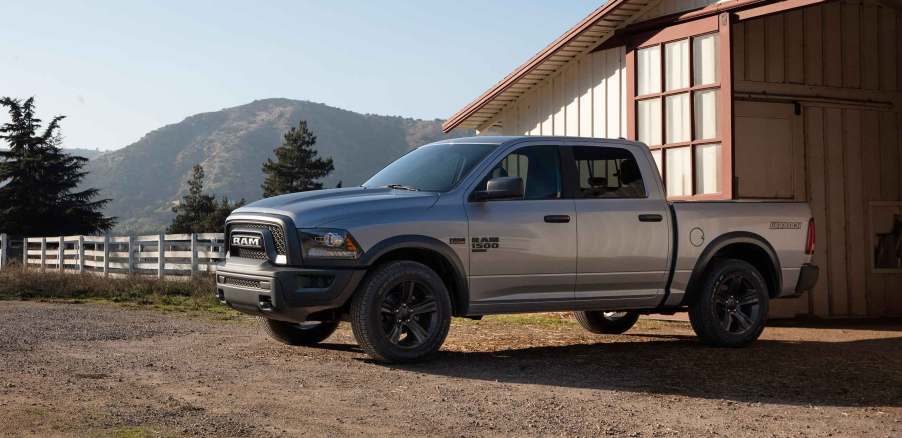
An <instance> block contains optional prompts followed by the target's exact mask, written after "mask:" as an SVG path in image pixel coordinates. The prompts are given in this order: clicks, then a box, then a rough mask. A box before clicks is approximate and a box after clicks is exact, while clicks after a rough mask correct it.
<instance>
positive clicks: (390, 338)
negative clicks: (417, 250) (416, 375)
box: [351, 261, 451, 363]
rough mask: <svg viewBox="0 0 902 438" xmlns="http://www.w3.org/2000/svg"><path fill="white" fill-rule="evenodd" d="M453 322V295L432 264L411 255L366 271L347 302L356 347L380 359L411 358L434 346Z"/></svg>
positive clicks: (420, 356) (426, 353)
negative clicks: (357, 287) (413, 258)
mask: <svg viewBox="0 0 902 438" xmlns="http://www.w3.org/2000/svg"><path fill="white" fill-rule="evenodd" d="M450 327H451V298H450V297H449V295H448V290H447V288H446V287H445V284H444V283H443V282H442V280H441V278H439V276H438V274H436V273H435V272H434V271H433V270H431V269H429V268H428V267H427V266H425V265H423V264H420V263H417V262H412V261H394V262H389V263H386V264H384V265H382V266H380V267H378V268H376V270H375V271H373V272H372V273H370V275H368V276H367V278H366V279H365V280H364V282H363V284H362V285H361V287H360V289H358V290H357V293H356V294H355V295H354V298H353V300H352V302H351V328H352V329H353V330H354V337H355V338H357V342H358V343H359V344H360V347H361V348H363V350H364V351H365V352H366V353H367V354H368V355H369V356H370V357H372V358H373V359H376V360H377V361H380V362H389V363H392V362H396V363H397V362H413V361H417V360H421V359H423V358H426V357H428V356H429V355H431V354H433V353H435V352H436V351H438V349H439V348H441V346H442V343H443V342H445V337H446V336H448V329H449V328H450Z"/></svg>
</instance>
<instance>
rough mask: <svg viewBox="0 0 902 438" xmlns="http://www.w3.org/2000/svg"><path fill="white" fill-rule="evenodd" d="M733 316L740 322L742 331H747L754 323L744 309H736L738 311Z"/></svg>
mask: <svg viewBox="0 0 902 438" xmlns="http://www.w3.org/2000/svg"><path fill="white" fill-rule="evenodd" d="M733 317H734V319H735V320H736V322H737V323H738V324H739V330H740V331H745V330H747V329H748V328H749V327H751V326H752V325H753V324H754V323H753V322H752V318H749V316H748V315H746V314H745V312H743V311H742V309H736V312H734V313H733Z"/></svg>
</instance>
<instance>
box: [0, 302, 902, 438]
mask: <svg viewBox="0 0 902 438" xmlns="http://www.w3.org/2000/svg"><path fill="white" fill-rule="evenodd" d="M0 369H2V372H0V412H3V415H2V416H0V435H3V436H21V435H26V436H28V435H31V436H84V435H100V436H103V435H119V436H157V435H164V436H170V435H175V436H298V435H305V436H347V435H372V436H385V435H416V436H419V435H437V436H486V435H488V436H493V435H496V436H500V435H517V436H524V435H536V436H549V435H550V436H604V435H611V436H629V437H657V436H688V435H692V436H731V437H737V436H763V435H767V436H828V435H834V436H900V435H902V324H900V323H885V324H867V325H861V324H858V325H848V324H843V325H840V326H834V327H830V328H823V327H769V328H768V329H767V330H766V331H765V333H764V336H763V337H762V339H761V340H760V341H759V342H758V343H756V344H754V345H753V346H751V347H749V348H745V349H712V348H707V347H703V346H701V345H700V344H698V343H697V342H696V341H695V339H694V338H693V337H692V332H691V329H690V328H689V327H688V325H687V324H686V323H684V322H671V321H668V322H662V321H650V320H642V321H640V324H639V325H638V326H637V327H636V328H634V329H633V330H631V331H630V332H629V333H628V334H626V335H619V336H598V335H590V334H588V333H585V332H583V331H582V330H581V329H579V327H578V326H577V325H575V324H573V323H572V322H568V321H563V322H561V323H560V324H541V323H528V322H527V323H523V322H518V323H515V322H514V321H513V320H511V319H505V318H486V319H484V320H483V321H480V322H470V321H456V322H455V324H454V327H452V330H451V335H450V336H449V339H448V342H447V343H446V345H445V348H444V349H443V351H442V352H441V353H440V354H439V355H438V356H437V357H436V358H435V359H434V360H432V361H430V362H427V363H422V364H414V365H404V366H386V365H381V364H377V363H373V362H372V361H370V360H369V359H368V358H367V357H366V356H365V355H364V354H363V353H362V352H361V351H360V350H359V349H358V348H357V346H356V345H355V344H354V341H353V337H352V335H351V333H350V329H349V328H348V327H347V326H346V325H342V327H341V328H340V329H339V331H338V332H337V333H336V334H335V335H333V337H332V338H330V339H329V340H327V341H326V343H325V344H323V345H322V346H320V347H319V348H304V347H289V346H285V345H282V344H277V343H275V342H272V341H270V340H269V339H268V338H266V336H265V335H264V333H263V331H262V329H260V328H259V326H258V325H257V324H256V321H254V320H252V319H251V318H240V319H239V320H237V321H221V320H216V319H213V318H212V317H204V316H195V317H187V316H185V315H180V314H165V313H160V312H155V311H145V310H134V309H126V308H123V307H119V306H115V305H102V304H54V303H38V302H14V301H6V302H0Z"/></svg>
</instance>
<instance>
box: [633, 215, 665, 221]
mask: <svg viewBox="0 0 902 438" xmlns="http://www.w3.org/2000/svg"><path fill="white" fill-rule="evenodd" d="M663 220H664V216H661V215H660V214H640V215H639V222H661V221H663Z"/></svg>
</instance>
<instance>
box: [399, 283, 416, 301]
mask: <svg viewBox="0 0 902 438" xmlns="http://www.w3.org/2000/svg"><path fill="white" fill-rule="evenodd" d="M415 285H416V283H414V282H412V281H405V282H404V283H401V302H402V303H404V304H410V301H411V300H412V299H413V288H414V286H415Z"/></svg>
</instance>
